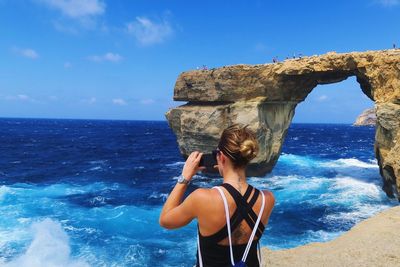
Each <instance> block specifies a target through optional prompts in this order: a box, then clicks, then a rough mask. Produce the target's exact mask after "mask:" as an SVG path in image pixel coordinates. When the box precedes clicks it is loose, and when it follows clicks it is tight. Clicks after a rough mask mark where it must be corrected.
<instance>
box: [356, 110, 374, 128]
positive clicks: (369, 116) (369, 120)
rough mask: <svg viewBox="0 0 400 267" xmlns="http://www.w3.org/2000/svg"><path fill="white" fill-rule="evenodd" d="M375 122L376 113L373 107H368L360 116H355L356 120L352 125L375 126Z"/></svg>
mask: <svg viewBox="0 0 400 267" xmlns="http://www.w3.org/2000/svg"><path fill="white" fill-rule="evenodd" d="M375 124H376V115H375V109H374V108H369V109H366V110H364V111H363V113H361V115H360V116H358V117H357V120H356V122H355V123H354V124H353V125H354V126H375Z"/></svg>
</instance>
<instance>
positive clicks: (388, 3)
mask: <svg viewBox="0 0 400 267" xmlns="http://www.w3.org/2000/svg"><path fill="white" fill-rule="evenodd" d="M376 2H377V3H378V4H380V5H382V6H384V7H392V6H397V5H399V4H400V0H377V1H376Z"/></svg>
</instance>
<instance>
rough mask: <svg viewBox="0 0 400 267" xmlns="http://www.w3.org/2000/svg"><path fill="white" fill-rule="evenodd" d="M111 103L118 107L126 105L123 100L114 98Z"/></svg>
mask: <svg viewBox="0 0 400 267" xmlns="http://www.w3.org/2000/svg"><path fill="white" fill-rule="evenodd" d="M112 102H113V104H115V105H119V106H125V105H127V103H126V101H125V100H124V99H122V98H114V99H113V100H112Z"/></svg>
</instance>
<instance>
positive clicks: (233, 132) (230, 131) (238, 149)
mask: <svg viewBox="0 0 400 267" xmlns="http://www.w3.org/2000/svg"><path fill="white" fill-rule="evenodd" d="M218 149H219V150H220V151H222V153H224V155H225V156H227V157H228V158H229V159H230V160H231V162H232V164H233V166H234V167H235V168H243V167H246V165H247V164H248V163H249V162H250V161H251V160H252V159H254V158H255V157H256V156H257V153H258V149H259V147H258V142H257V137H256V135H255V133H254V132H253V131H252V130H250V129H249V128H248V127H247V126H242V125H240V124H234V125H232V126H229V127H228V128H226V129H225V130H224V131H223V132H222V135H221V139H220V141H219V144H218Z"/></svg>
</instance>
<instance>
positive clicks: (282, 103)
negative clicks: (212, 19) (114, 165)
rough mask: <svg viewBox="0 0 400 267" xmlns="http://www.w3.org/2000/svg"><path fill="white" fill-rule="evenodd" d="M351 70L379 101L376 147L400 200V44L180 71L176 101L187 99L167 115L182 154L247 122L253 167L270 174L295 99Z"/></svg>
mask: <svg viewBox="0 0 400 267" xmlns="http://www.w3.org/2000/svg"><path fill="white" fill-rule="evenodd" d="M350 76H356V78H357V82H358V83H359V84H360V87H361V89H362V91H363V92H364V93H365V94H366V95H367V96H368V97H369V98H370V99H371V100H372V101H374V102H375V112H376V115H377V125H376V135H375V154H376V158H377V160H378V164H379V167H380V174H381V176H382V179H383V189H384V190H385V192H386V193H387V194H388V195H389V196H394V195H396V194H397V196H398V197H399V200H400V196H399V194H398V192H400V130H399V129H400V50H385V51H367V52H353V53H343V54H337V53H334V52H331V53H328V54H325V55H321V56H311V57H304V58H301V59H291V60H286V61H284V62H279V63H274V64H260V65H234V66H226V67H222V68H217V69H211V70H197V71H189V72H183V73H182V74H181V75H180V76H179V77H178V79H177V81H176V84H175V89H174V100H177V101H187V103H186V104H185V105H182V106H179V107H177V108H173V109H170V110H169V111H168V112H167V113H166V117H167V119H168V122H169V125H170V127H171V128H172V130H173V131H174V133H175V134H176V136H177V140H178V145H179V148H180V151H181V153H182V155H184V156H186V155H188V154H189V153H190V152H191V151H193V150H200V151H211V150H212V149H214V148H215V146H216V145H217V142H218V139H219V136H220V134H221V130H222V129H224V128H225V127H226V126H228V125H229V124H232V123H243V124H249V125H250V127H251V128H252V129H253V130H254V131H255V132H256V133H257V136H258V140H259V142H260V153H259V155H258V156H257V158H256V159H254V160H253V162H252V164H251V165H250V166H249V169H248V170H249V174H250V175H256V176H259V175H265V174H266V173H268V172H270V171H271V170H272V168H273V167H274V166H275V164H276V162H277V160H278V158H279V155H280V152H281V149H282V144H283V141H284V138H285V136H286V133H287V130H288V128H289V125H290V123H291V121H292V118H293V116H294V111H295V108H296V106H297V104H298V103H300V102H302V101H304V100H305V99H306V97H307V95H308V94H309V93H310V92H311V91H312V90H313V89H314V88H315V87H316V86H317V85H319V84H328V83H336V82H340V81H343V80H345V79H347V78H348V77H350Z"/></svg>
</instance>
